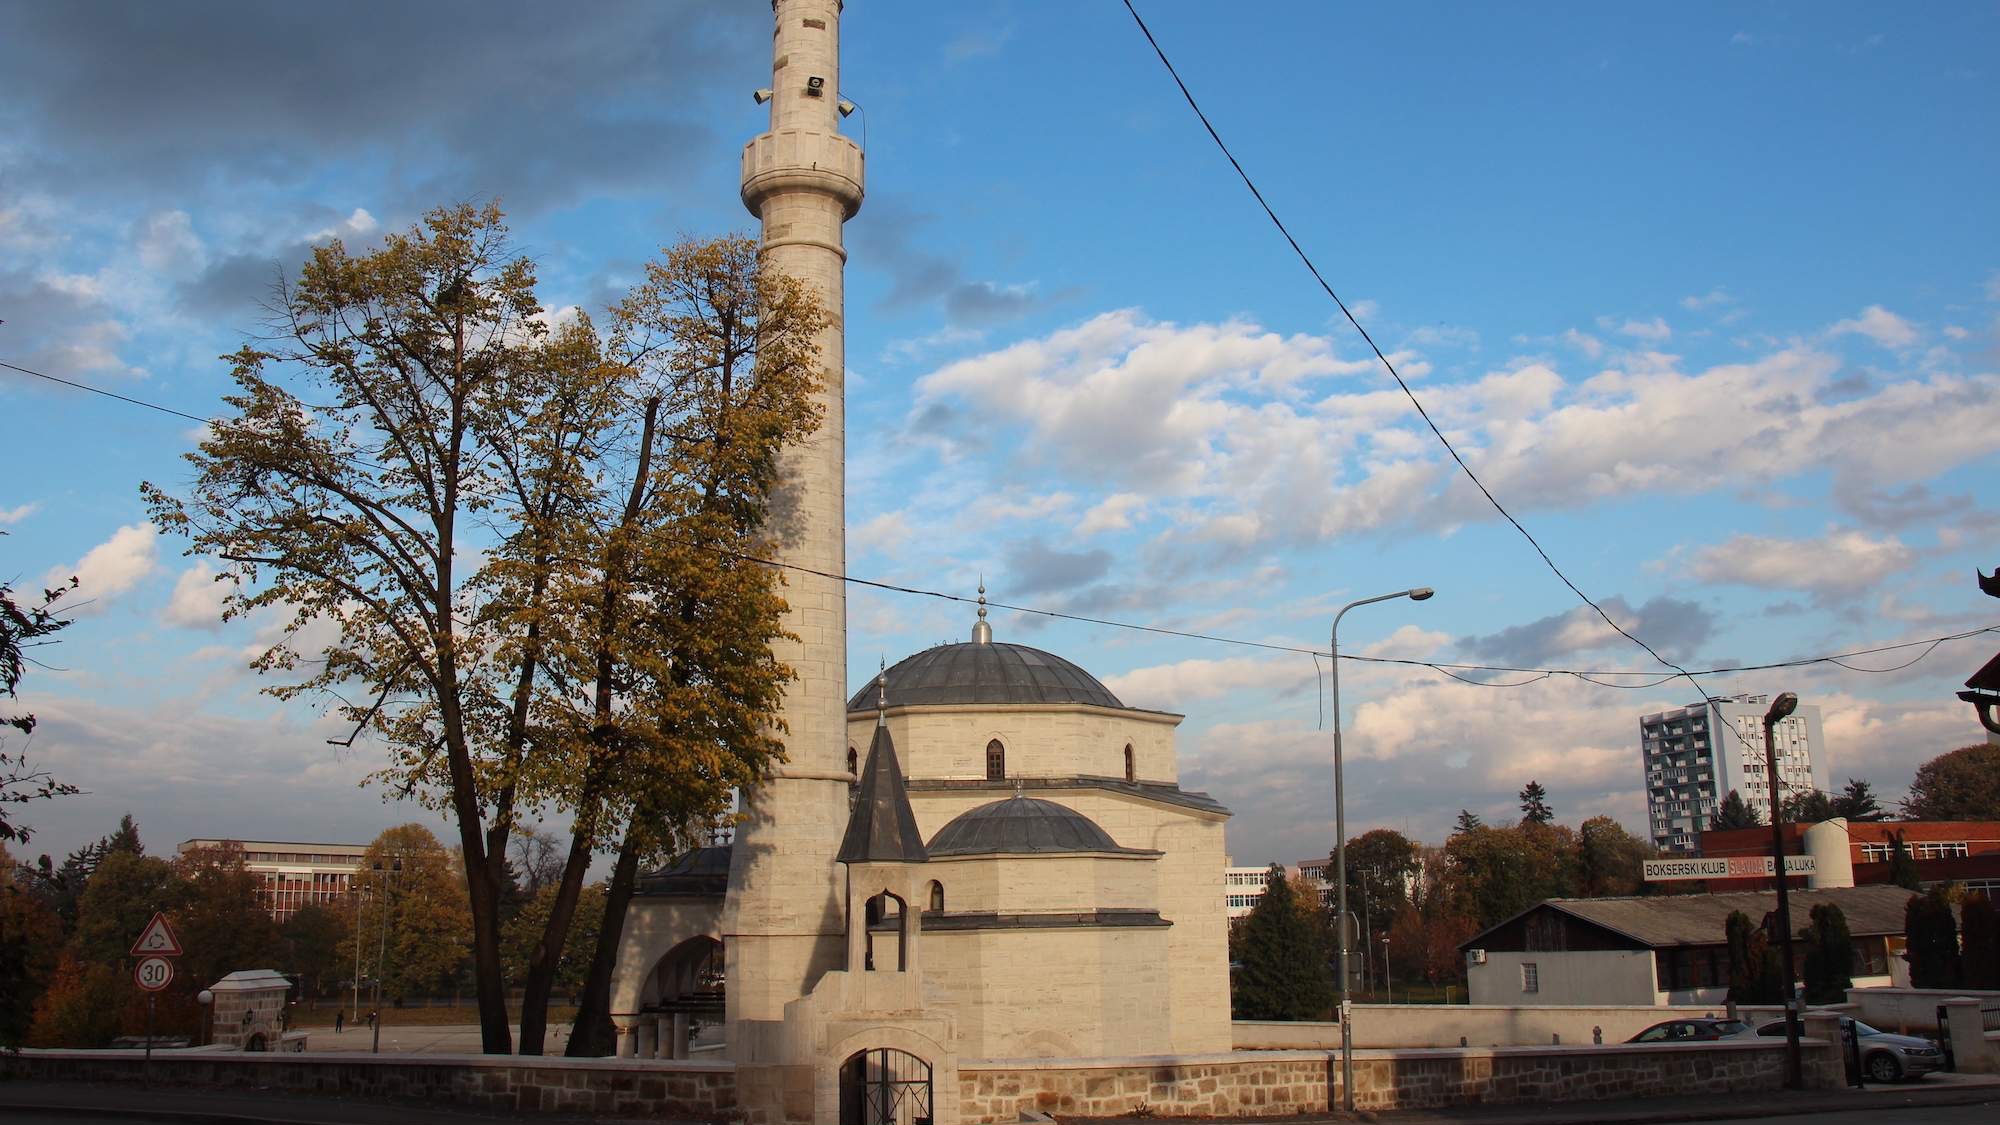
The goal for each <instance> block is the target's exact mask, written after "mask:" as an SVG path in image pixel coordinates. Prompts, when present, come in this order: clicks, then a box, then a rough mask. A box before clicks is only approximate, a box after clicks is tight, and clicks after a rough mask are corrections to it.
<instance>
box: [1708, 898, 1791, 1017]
mask: <svg viewBox="0 0 2000 1125" xmlns="http://www.w3.org/2000/svg"><path fill="white" fill-rule="evenodd" d="M1723 931H1724V935H1725V937H1726V939H1727V941H1728V943H1729V998H1730V999H1731V1000H1734V1001H1736V1002H1737V1003H1738V1004H1776V1003H1780V1002H1782V1001H1783V1000H1784V998H1785V981H1784V976H1785V974H1784V969H1783V968H1782V963H1781V962H1780V961H1779V954H1778V950H1777V948H1776V947H1775V946H1773V945H1772V944H1771V940H1770V935H1768V934H1766V933H1765V932H1764V931H1763V930H1762V929H1761V928H1760V927H1758V926H1757V924H1756V923H1754V922H1752V921H1751V920H1750V916H1749V915H1747V914H1745V913H1743V912H1742V911H1741V910H1732V911H1730V912H1729V917H1728V919H1727V920H1726V921H1725V922H1724V923H1723Z"/></svg>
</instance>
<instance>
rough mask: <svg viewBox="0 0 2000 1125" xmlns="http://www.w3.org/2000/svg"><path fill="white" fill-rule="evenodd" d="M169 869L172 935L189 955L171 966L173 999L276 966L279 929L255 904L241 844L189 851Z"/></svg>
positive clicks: (253, 878) (254, 888) (255, 881)
mask: <svg viewBox="0 0 2000 1125" xmlns="http://www.w3.org/2000/svg"><path fill="white" fill-rule="evenodd" d="M114 854H116V853H114ZM173 868H174V875H175V878H176V880H177V882H178V883H179V884H180V885H179V887H178V893H177V894H176V895H175V897H176V899H177V900H178V901H177V903H176V904H175V909H174V911H173V922H174V929H175V931H176V932H177V934H178V936H179V937H180V939H181V946H182V947H183V948H184V949H186V950H187V952H186V953H185V954H183V955H182V957H181V959H180V961H179V962H178V963H177V964H176V965H175V966H174V968H175V980H174V982H173V986H172V987H173V988H174V989H175V990H176V992H177V993H180V994H181V995H184V996H185V997H186V998H189V999H192V998H193V996H194V994H195V993H196V992H198V991H200V990H201V989H203V988H206V987H208V986H209V985H211V984H213V983H215V982H216V981H217V980H219V979H221V978H222V977H223V976H224V975H225V974H228V973H232V972H235V971H236V970H238V969H255V968H269V967H271V966H272V965H274V964H275V963H276V962H277V961H278V959H279V956H280V954H281V952H282V950H281V949H280V946H279V942H278V924H277V923H276V922H273V921H272V920H271V912H270V910H269V909H268V908H266V907H265V905H264V904H263V903H262V902H261V901H259V898H258V894H257V888H258V883H259V880H258V878H257V876H255V875H252V874H251V873H250V872H249V870H248V869H247V868H245V867H244V865H243V846H242V845H241V844H237V843H233V842H231V843H223V844H218V845H215V846H213V847H206V848H195V849H192V850H190V851H187V852H184V853H182V854H181V855H179V856H176V857H175V858H174V860H173ZM132 936H133V937H137V936H138V934H137V932H136V931H135V932H134V933H133V935H132Z"/></svg>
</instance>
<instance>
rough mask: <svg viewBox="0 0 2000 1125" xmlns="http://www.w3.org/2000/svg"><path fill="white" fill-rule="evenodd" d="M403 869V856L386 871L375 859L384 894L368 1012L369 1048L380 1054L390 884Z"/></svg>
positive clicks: (391, 862)
mask: <svg viewBox="0 0 2000 1125" xmlns="http://www.w3.org/2000/svg"><path fill="white" fill-rule="evenodd" d="M402 869H403V858H402V857H401V856H397V857H395V858H394V859H392V860H390V861H389V870H388V871H386V872H385V871H383V870H382V861H381V860H379V859H378V860H376V861H375V873H376V874H377V875H379V876H381V877H382V879H381V881H380V883H379V885H378V886H377V888H376V889H377V890H378V891H379V892H380V893H381V896H382V936H381V938H380V940H379V941H378V943H377V945H376V948H375V1009H374V1011H372V1012H370V1013H368V1014H369V1015H370V1016H371V1017H372V1018H371V1019H369V1021H368V1022H369V1023H370V1024H371V1025H373V1026H372V1027H371V1028H370V1030H371V1031H372V1032H373V1037H372V1038H371V1039H370V1040H369V1044H368V1050H369V1051H370V1052H371V1053H373V1054H378V1055H379V1054H381V1053H382V978H383V977H384V976H385V975H387V970H386V968H385V962H386V960H387V958H388V955H389V905H390V904H389V892H388V886H389V882H390V881H391V878H392V877H393V876H394V875H395V873H396V872H399V871H401V870H402Z"/></svg>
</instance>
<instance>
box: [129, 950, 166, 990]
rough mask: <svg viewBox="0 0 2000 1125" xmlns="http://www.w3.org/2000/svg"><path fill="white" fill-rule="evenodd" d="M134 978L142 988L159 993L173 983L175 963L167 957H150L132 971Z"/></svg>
mask: <svg viewBox="0 0 2000 1125" xmlns="http://www.w3.org/2000/svg"><path fill="white" fill-rule="evenodd" d="M132 977H133V979H134V980H137V981H138V982H139V987H140V988H143V989H145V990H146V991H147V992H158V991H159V990H161V989H163V988H165V987H167V985H169V984H172V983H173V980H174V963H173V962H172V961H169V960H167V959H166V958H165V957H148V958H146V959H145V960H143V961H140V962H139V964H138V967H136V968H134V969H133V970H132Z"/></svg>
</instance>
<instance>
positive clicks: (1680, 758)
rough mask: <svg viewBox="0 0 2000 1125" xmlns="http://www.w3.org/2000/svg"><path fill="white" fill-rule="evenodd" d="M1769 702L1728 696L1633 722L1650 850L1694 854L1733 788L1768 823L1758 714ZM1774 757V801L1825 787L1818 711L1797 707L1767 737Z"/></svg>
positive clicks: (1756, 697) (1768, 790) (1761, 714)
mask: <svg viewBox="0 0 2000 1125" xmlns="http://www.w3.org/2000/svg"><path fill="white" fill-rule="evenodd" d="M1770 704H1771V700H1770V697H1769V696H1763V695H1733V696H1729V697H1726V698H1718V699H1710V700H1709V701H1707V702H1706V703H1692V704H1689V705H1688V706H1686V707H1683V708H1681V709H1679V710H1677V711H1665V712H1661V713H1659V714H1654V715H1645V716H1641V717H1640V719H1639V750H1640V757H1641V759H1642V760H1643V761H1644V764H1645V770H1646V814H1647V820H1648V822H1649V824H1650V828H1651V833H1652V838H1653V844H1654V845H1655V846H1656V847H1660V848H1664V849H1666V850H1668V851H1676V852H1692V851H1694V850H1696V848H1697V847H1698V846H1699V843H1700V840H1701V833H1702V830H1703V829H1705V828H1707V827H1708V822H1709V818H1710V817H1712V816H1714V815H1715V813H1716V810H1717V809H1719V808H1720V807H1721V805H1722V799H1723V798H1724V797H1726V796H1727V795H1728V794H1729V791H1730V790H1732V789H1734V790H1736V791H1737V793H1739V794H1740V795H1741V796H1742V797H1743V800H1744V802H1745V803H1747V804H1748V805H1749V806H1750V808H1751V809H1753V810H1755V811H1756V813H1757V815H1758V816H1760V817H1762V818H1764V821H1765V822H1766V823H1769V822H1770V819H1771V786H1770V784H1769V779H1768V778H1766V777H1765V776H1764V713H1765V712H1766V711H1768V710H1769V709H1770ZM1771 737H1772V742H1773V744H1774V745H1775V746H1776V748H1777V751H1778V774H1779V778H1778V782H1779V785H1778V797H1779V800H1783V799H1784V798H1785V797H1786V796H1788V795H1790V794H1792V793H1796V792H1803V791H1805V790H1807V789H1822V790H1823V789H1825V788H1826V740H1825V736H1824V735H1823V734H1822V733H1821V732H1820V723H1819V708H1818V707H1815V706H1812V705H1811V704H1806V703H1802V704H1800V705H1799V706H1798V708H1797V709H1796V710H1794V711H1793V712H1792V713H1791V715H1789V716H1788V717H1786V718H1785V719H1784V720H1782V721H1781V722H1779V723H1778V725H1777V727H1776V728H1775V729H1774V730H1773V731H1772V735H1771Z"/></svg>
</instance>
